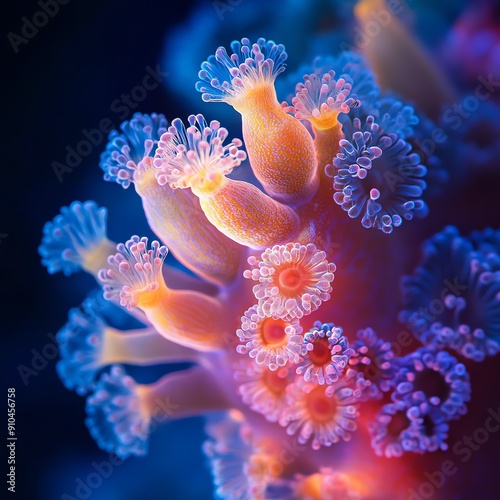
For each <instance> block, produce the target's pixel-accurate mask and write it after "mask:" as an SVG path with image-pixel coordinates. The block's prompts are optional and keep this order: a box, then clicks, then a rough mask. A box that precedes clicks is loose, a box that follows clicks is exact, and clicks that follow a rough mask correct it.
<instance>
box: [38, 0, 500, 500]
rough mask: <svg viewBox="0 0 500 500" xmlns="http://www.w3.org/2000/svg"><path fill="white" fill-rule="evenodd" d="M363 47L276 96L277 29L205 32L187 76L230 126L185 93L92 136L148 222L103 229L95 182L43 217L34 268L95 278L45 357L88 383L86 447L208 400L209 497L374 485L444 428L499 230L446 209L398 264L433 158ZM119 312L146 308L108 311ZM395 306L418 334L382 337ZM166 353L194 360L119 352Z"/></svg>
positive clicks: (490, 340) (496, 263) (491, 327)
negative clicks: (184, 107) (139, 372)
mask: <svg viewBox="0 0 500 500" xmlns="http://www.w3.org/2000/svg"><path fill="white" fill-rule="evenodd" d="M362 7H363V2H362V3H361V4H358V8H357V11H356V14H357V16H358V20H359V22H360V23H363V19H364V16H365V12H364V10H363V8H362ZM397 22H398V21H397V20H394V23H397ZM392 30H396V25H394V26H393V27H392ZM392 35H393V36H396V34H394V33H392ZM384 36H387V37H389V36H391V31H390V30H389V32H388V33H387V34H386V35H384ZM398 36H399V35H398ZM405 43H406V45H405V44H402V46H403V48H405V47H406V46H411V44H410V42H409V39H405ZM392 50H397V48H393V49H392ZM417 50H418V49H417V48H415V47H412V46H411V50H409V52H408V57H409V58H414V61H413V64H414V65H415V66H416V68H415V71H416V70H419V71H421V72H423V74H424V77H423V79H425V81H427V82H428V88H427V89H426V91H427V92H428V94H432V99H434V98H436V96H438V95H440V92H441V91H443V89H442V88H436V89H435V91H434V89H433V88H431V87H432V85H434V86H436V87H439V85H440V84H441V83H440V80H439V78H438V77H437V76H436V75H434V74H433V75H429V78H427V74H426V72H427V73H429V72H430V71H434V69H433V68H432V67H431V66H430V65H429V64H428V63H427V62H425V63H422V58H420V59H419V58H418V57H416V55H415V53H416V51H417ZM377 57H378V55H377V52H376V50H375V44H374V45H373V46H371V51H367V53H366V54H365V56H362V55H360V54H359V53H355V52H349V51H344V52H342V53H340V54H338V55H336V56H325V57H321V58H316V59H315V60H314V62H312V63H311V64H310V65H309V67H308V68H309V69H308V71H305V72H303V73H302V74H301V76H297V78H296V81H295V83H296V87H295V93H294V94H293V95H290V97H289V98H288V99H287V101H286V102H283V103H280V102H279V101H278V99H277V97H276V92H275V87H274V82H275V79H276V78H278V77H279V76H280V74H281V73H282V72H283V71H285V67H286V60H287V53H286V51H285V47H284V46H283V45H280V44H277V43H274V42H273V41H270V40H265V39H263V38H259V39H256V40H249V39H247V38H243V39H242V40H241V41H235V42H233V43H232V44H231V47H230V49H227V48H224V47H219V48H218V49H217V50H216V51H215V54H214V55H211V56H209V57H208V59H207V60H206V61H205V62H203V63H202V64H201V70H200V71H199V74H198V77H199V81H198V82H197V83H196V89H197V90H198V91H199V92H200V93H201V98H202V99H203V101H206V102H214V103H220V102H222V103H225V104H226V105H230V106H232V107H233V108H234V109H235V110H236V111H237V112H238V113H239V114H240V115H241V120H242V131H243V132H242V133H243V137H242V139H239V138H234V139H229V137H230V133H229V132H228V130H226V129H225V128H224V127H223V126H222V124H221V123H219V122H218V121H217V120H213V119H208V118H205V117H204V116H202V115H200V114H198V115H191V116H188V117H184V118H175V119H172V120H171V121H169V120H167V118H166V117H165V116H164V115H162V114H155V113H153V114H150V115H147V114H140V113H136V114H135V115H134V116H133V118H132V119H131V120H130V121H126V122H124V123H123V124H122V125H121V127H120V129H121V130H119V131H113V132H112V133H111V134H110V136H109V143H108V145H107V147H106V150H105V151H104V152H103V154H102V156H101V162H100V166H101V168H102V170H103V171H104V179H105V180H106V181H109V182H113V183H118V184H120V185H121V186H122V187H123V188H128V187H130V186H131V185H133V187H134V188H135V191H136V192H137V194H138V195H139V196H140V197H141V199H142V204H143V208H144V213H145V215H146V218H147V220H148V223H149V225H150V227H151V229H152V230H153V232H154V233H155V234H156V236H157V238H158V239H157V240H155V241H148V238H146V237H140V236H135V235H131V236H130V239H129V240H128V241H126V242H124V243H118V244H116V243H114V242H112V241H110V240H109V239H108V238H107V229H106V215H107V211H106V209H105V208H103V207H99V206H97V204H96V203H94V202H92V201H87V202H84V203H80V202H74V203H72V204H71V205H70V206H69V207H64V208H63V209H62V210H61V213H60V214H59V215H57V216H56V217H55V219H54V220H53V221H52V222H49V223H47V224H46V226H45V228H44V236H43V241H42V244H41V246H40V254H41V256H42V262H43V264H44V265H45V266H46V267H47V268H48V271H49V272H50V273H56V272H59V271H61V272H63V273H64V274H66V275H70V274H72V273H75V272H78V271H80V270H82V269H83V270H85V271H87V272H89V273H91V274H92V275H93V276H95V278H96V279H97V281H98V282H99V283H100V284H101V285H102V288H103V292H104V293H103V294H102V295H92V296H89V298H87V299H86V300H85V301H84V302H83V304H82V305H81V306H80V307H79V308H75V309H72V310H71V311H70V313H69V319H68V322H67V324H66V325H65V326H64V327H63V328H62V329H61V330H60V332H59V333H58V335H57V339H58V341H59V344H60V354H61V360H60V361H59V363H58V366H57V369H58V373H59V375H60V377H61V379H62V381H63V383H64V384H65V386H66V387H68V388H69V389H72V390H75V391H77V392H78V394H81V395H87V407H86V411H87V420H86V423H87V425H88V427H89V430H90V433H91V434H92V436H93V437H94V438H95V440H96V442H97V444H98V445H99V447H101V448H102V449H103V450H106V451H108V452H114V453H116V454H117V455H119V456H120V457H123V458H125V457H128V456H130V455H145V454H146V453H147V450H148V440H149V436H148V428H149V427H150V425H149V424H151V422H154V421H160V420H161V421H163V420H165V417H166V416H168V418H169V419H177V418H183V417H188V416H193V415H207V421H208V423H207V434H208V436H209V437H208V440H207V442H206V443H205V445H204V451H205V453H206V455H207V457H208V460H209V462H210V464H211V468H212V471H213V477H214V482H215V488H216V494H217V495H218V496H219V497H220V498H235V499H249V498H256V499H259V498H261V499H266V498H275V499H281V498H283V499H286V498H289V499H293V498H297V499H335V498H380V499H390V498H403V497H404V495H405V494H406V495H408V485H409V484H413V483H411V481H413V480H414V479H415V476H416V473H415V472H414V470H413V469H412V467H411V461H409V460H407V458H408V457H409V456H411V455H415V454H425V453H433V452H436V451H439V450H446V449H447V447H448V442H447V438H448V431H449V428H450V426H453V424H454V421H456V420H457V419H460V418H461V416H462V415H464V414H465V413H466V412H467V407H468V405H469V403H470V401H471V385H470V379H469V375H468V373H467V370H466V367H465V366H464V363H463V362H465V361H466V362H467V363H468V362H471V361H473V362H481V361H483V360H484V359H485V358H486V357H488V356H493V355H495V354H497V353H498V351H499V350H500V257H499V254H500V232H495V231H494V230H485V231H481V232H476V233H473V234H472V235H469V236H467V235H461V234H459V232H458V230H457V229H456V228H454V227H451V226H448V227H445V228H443V229H442V230H441V231H440V232H438V233H437V234H435V235H434V236H433V237H431V238H430V239H428V240H427V241H425V243H424V244H423V247H422V250H421V256H420V262H418V265H417V267H416V268H415V269H414V271H413V272H412V273H411V274H410V275H407V276H402V274H404V273H402V269H403V265H402V264H398V262H397V258H395V256H396V254H397V251H398V250H397V248H398V244H400V241H401V238H404V237H405V235H408V234H409V233H408V232H407V231H408V230H410V231H411V227H410V226H411V225H412V224H415V222H414V219H421V218H424V217H425V216H426V215H427V213H428V205H427V203H426V199H427V197H428V196H430V195H429V193H432V192H438V191H439V188H440V187H441V186H440V183H441V184H442V183H443V182H444V181H446V178H447V176H448V171H447V170H446V169H445V167H446V165H444V162H442V161H441V160H440V159H439V158H437V157H435V156H433V155H428V154H425V153H424V152H423V151H422V150H421V149H419V148H418V147H417V145H418V144H419V140H421V139H422V138H423V137H426V134H427V133H428V131H429V127H431V128H430V129H431V130H432V124H431V125H429V124H430V123H431V122H430V119H429V118H427V117H426V116H425V115H424V114H423V112H422V111H420V110H419V109H418V106H415V107H413V106H411V105H409V104H406V103H405V102H404V100H403V99H400V98H399V97H398V95H397V94H396V93H394V92H392V91H391V90H390V89H387V88H384V89H383V90H382V87H380V86H379V83H378V81H379V74H378V73H377V70H378V68H380V67H383V65H381V64H379V63H380V61H379V60H378V59H377ZM385 63H386V64H388V63H387V61H385ZM372 68H373V69H372ZM304 73H305V74H304ZM389 73H390V71H389V70H388V71H387V74H389ZM424 107H425V106H424ZM216 111H217V110H216V105H214V113H216ZM233 169H240V170H241V169H244V170H245V171H247V172H248V175H247V176H246V177H247V179H250V180H251V182H247V181H244V180H235V179H234V178H232V177H231V172H232V171H233ZM242 177H244V176H239V178H242ZM169 252H171V254H173V256H174V257H175V258H176V259H177V261H178V262H180V263H181V264H182V265H183V266H185V268H187V269H189V270H190V271H192V272H193V273H194V274H195V275H196V276H197V277H198V278H199V279H194V278H192V277H190V276H188V275H187V274H185V273H184V272H181V271H179V270H178V269H176V268H170V267H169V266H167V265H165V264H164V259H165V257H166V256H167V253H169ZM368 274H369V276H370V279H369V280H368V279H367V276H368ZM399 283H400V288H399V286H398V284H399ZM398 294H399V298H398V299H397V300H395V299H394V298H395V297H397V295H398ZM399 306H401V307H399ZM398 307H399V309H398ZM120 310H121V312H120ZM118 314H121V315H124V314H127V315H129V316H130V318H133V319H134V321H135V324H136V326H137V325H139V324H140V325H142V326H141V327H139V328H135V329H120V328H117V327H116V325H115V324H114V318H115V317H116V315H118ZM397 318H399V321H401V322H402V323H403V324H404V325H406V328H407V330H408V331H411V332H412V333H413V336H410V334H408V335H407V336H406V337H404V338H400V337H399V336H398V339H397V340H395V337H396V335H395V332H396V331H395V329H394V327H390V326H389V325H391V324H392V325H394V322H393V321H394V320H395V319H397ZM138 322H139V323H138ZM391 322H393V323H391ZM400 327H401V325H400V326H399V328H400ZM391 328H392V330H391ZM396 347H397V349H396ZM174 362H189V363H190V365H187V366H189V367H188V368H186V369H184V370H180V371H174V372H170V373H168V374H167V375H165V376H164V377H163V378H161V379H160V380H158V381H157V382H155V383H153V384H146V385H145V384H140V383H138V382H136V381H135V380H134V379H133V378H132V377H131V376H130V375H129V374H127V371H126V365H141V366H146V365H152V364H159V363H161V364H164V363H174ZM377 457H382V458H377Z"/></svg>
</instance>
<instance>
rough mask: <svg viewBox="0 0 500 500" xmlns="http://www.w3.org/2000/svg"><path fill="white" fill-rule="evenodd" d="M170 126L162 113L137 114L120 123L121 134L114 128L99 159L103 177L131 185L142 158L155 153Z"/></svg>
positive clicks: (124, 185) (126, 186)
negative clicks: (159, 141) (161, 137)
mask: <svg viewBox="0 0 500 500" xmlns="http://www.w3.org/2000/svg"><path fill="white" fill-rule="evenodd" d="M167 126H168V122H167V119H166V118H165V116H164V115H162V114H156V113H151V115H147V114H142V113H134V116H133V117H132V119H131V120H126V121H124V122H123V123H122V124H121V125H120V129H121V133H119V132H118V131H117V130H113V131H112V132H111V133H110V134H109V140H108V144H107V146H106V150H105V151H104V152H103V153H102V154H101V160H100V162H99V166H100V167H101V169H102V170H103V171H104V180H106V181H110V182H117V183H118V184H120V185H121V186H122V187H123V188H125V189H126V188H128V187H129V186H130V184H131V183H132V182H134V175H135V173H136V171H137V169H138V168H140V165H141V164H142V160H143V159H144V158H146V157H151V156H154V153H155V149H156V145H157V144H158V140H159V139H160V136H161V135H162V134H163V133H164V132H166V130H167Z"/></svg>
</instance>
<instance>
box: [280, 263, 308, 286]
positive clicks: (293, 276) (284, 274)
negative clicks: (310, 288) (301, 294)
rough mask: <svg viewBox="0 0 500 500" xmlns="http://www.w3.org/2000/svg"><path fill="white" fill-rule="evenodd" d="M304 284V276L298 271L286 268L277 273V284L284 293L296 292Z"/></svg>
mask: <svg viewBox="0 0 500 500" xmlns="http://www.w3.org/2000/svg"><path fill="white" fill-rule="evenodd" d="M303 282H304V276H303V274H302V272H301V271H300V269H296V268H288V269H283V271H281V272H280V273H279V283H280V285H281V286H282V287H283V290H284V291H285V292H286V291H288V292H294V291H296V290H298V289H299V288H300V287H301V285H302V284H303Z"/></svg>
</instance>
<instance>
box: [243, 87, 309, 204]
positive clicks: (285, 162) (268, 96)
mask: <svg viewBox="0 0 500 500" xmlns="http://www.w3.org/2000/svg"><path fill="white" fill-rule="evenodd" d="M242 102H243V103H244V105H242V106H241V107H240V108H239V109H238V108H235V109H237V111H239V112H240V113H241V115H242V127H243V139H244V141H245V146H246V149H247V153H248V158H249V160H250V165H251V167H252V170H253V172H254V174H255V176H256V177H257V179H258V180H259V181H260V183H261V184H262V186H263V188H264V189H265V191H266V192H267V193H269V195H271V196H272V197H273V198H275V199H277V200H279V201H281V202H284V203H290V204H302V203H306V202H307V201H309V200H310V199H311V198H312V197H313V196H314V194H315V192H316V190H317V188H318V183H319V182H318V177H317V168H316V167H317V163H316V154H315V150H314V142H313V139H312V137H311V135H310V133H309V132H308V130H307V129H306V128H305V127H304V125H302V123H300V121H299V120H297V119H295V118H293V117H292V116H290V115H288V114H287V113H286V112H285V111H284V110H283V109H282V107H281V106H280V104H279V102H278V100H277V98H276V91H275V89H274V86H273V85H272V84H266V85H263V84H260V85H259V86H258V87H257V89H255V88H254V89H252V90H251V91H249V92H247V93H246V94H245V95H244V98H243V97H242ZM239 103H240V101H238V102H237V103H236V105H238V104H239Z"/></svg>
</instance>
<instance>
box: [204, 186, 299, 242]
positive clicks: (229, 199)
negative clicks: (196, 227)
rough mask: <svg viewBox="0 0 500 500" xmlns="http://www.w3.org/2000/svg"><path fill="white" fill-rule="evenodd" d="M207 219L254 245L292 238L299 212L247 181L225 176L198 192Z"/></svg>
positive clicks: (220, 229)
mask: <svg viewBox="0 0 500 500" xmlns="http://www.w3.org/2000/svg"><path fill="white" fill-rule="evenodd" d="M199 195H200V204H201V208H202V209H203V212H205V215H206V216H207V218H208V220H209V221H210V222H211V223H212V224H213V225H214V226H215V227H216V228H217V229H218V230H219V231H221V232H222V233H224V234H225V235H227V236H229V237H230V238H231V239H233V240H234V241H237V242H238V243H240V244H242V245H246V246H248V247H251V248H266V247H268V246H270V245H272V244H273V243H275V242H286V241H290V240H293V238H294V236H295V235H296V234H297V232H298V230H299V218H298V216H297V214H296V213H295V212H294V211H293V210H292V209H291V208H289V207H287V206H286V205H282V204H281V203H278V202H276V201H274V200H273V199H272V198H270V197H269V196H266V195H265V194H264V193H262V191H260V190H259V189H258V188H256V187H255V186H253V185H252V184H249V183H247V182H242V181H235V180H232V179H227V178H226V177H223V178H222V179H221V180H220V184H219V185H218V187H217V188H216V189H214V190H212V191H209V192H208V193H203V192H202V193H199Z"/></svg>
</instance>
